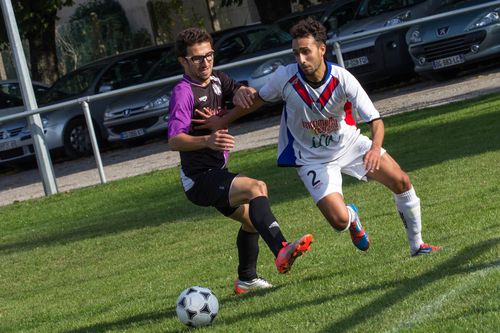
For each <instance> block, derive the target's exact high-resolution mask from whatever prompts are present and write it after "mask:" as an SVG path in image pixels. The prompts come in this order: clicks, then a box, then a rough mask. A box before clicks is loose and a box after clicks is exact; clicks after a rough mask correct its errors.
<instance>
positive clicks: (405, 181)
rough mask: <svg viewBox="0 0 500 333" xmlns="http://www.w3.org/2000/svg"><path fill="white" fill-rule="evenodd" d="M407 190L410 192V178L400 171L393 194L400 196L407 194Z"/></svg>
mask: <svg viewBox="0 0 500 333" xmlns="http://www.w3.org/2000/svg"><path fill="white" fill-rule="evenodd" d="M409 190H411V180H410V176H408V174H406V172H404V171H401V175H400V177H399V179H398V182H397V184H396V186H395V189H394V193H396V194H400V193H404V192H407V191H409Z"/></svg>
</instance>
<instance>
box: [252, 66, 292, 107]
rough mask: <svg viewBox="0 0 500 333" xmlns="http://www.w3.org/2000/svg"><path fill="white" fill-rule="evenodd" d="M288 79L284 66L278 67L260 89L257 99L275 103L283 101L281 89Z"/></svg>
mask: <svg viewBox="0 0 500 333" xmlns="http://www.w3.org/2000/svg"><path fill="white" fill-rule="evenodd" d="M287 79H288V75H287V70H286V67H285V66H279V67H278V69H277V70H276V71H275V72H274V73H273V74H272V75H271V77H270V78H269V81H267V83H266V84H265V85H264V86H263V87H262V88H260V90H259V97H260V98H262V100H264V101H266V102H276V101H279V100H280V99H283V88H284V85H285V83H286V82H288V81H287Z"/></svg>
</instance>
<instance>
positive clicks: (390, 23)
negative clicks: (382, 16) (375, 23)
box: [384, 11, 411, 27]
mask: <svg viewBox="0 0 500 333" xmlns="http://www.w3.org/2000/svg"><path fill="white" fill-rule="evenodd" d="M409 20H411V11H407V12H405V13H401V14H399V15H397V16H395V17H393V18H391V19H389V20H388V21H387V22H385V24H384V27H390V26H393V25H396V24H400V23H403V22H407V21H409Z"/></svg>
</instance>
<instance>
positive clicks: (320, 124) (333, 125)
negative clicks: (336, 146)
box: [302, 117, 339, 135]
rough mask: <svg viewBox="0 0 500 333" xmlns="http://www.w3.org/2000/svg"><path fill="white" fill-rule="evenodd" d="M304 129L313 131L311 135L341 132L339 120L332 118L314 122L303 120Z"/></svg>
mask: <svg viewBox="0 0 500 333" xmlns="http://www.w3.org/2000/svg"><path fill="white" fill-rule="evenodd" d="M302 127H304V128H305V129H308V130H310V131H311V135H318V134H330V133H332V132H334V131H338V130H339V123H338V121H337V119H335V118H333V117H330V118H328V119H316V120H312V121H305V120H302Z"/></svg>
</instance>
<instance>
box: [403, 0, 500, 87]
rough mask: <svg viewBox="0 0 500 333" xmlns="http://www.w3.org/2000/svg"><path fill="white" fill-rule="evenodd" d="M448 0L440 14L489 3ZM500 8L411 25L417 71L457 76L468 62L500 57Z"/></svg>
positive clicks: (439, 76) (410, 42)
mask: <svg viewBox="0 0 500 333" xmlns="http://www.w3.org/2000/svg"><path fill="white" fill-rule="evenodd" d="M487 2H489V1H487V0H471V1H462V0H461V1H458V0H444V1H443V5H442V6H441V7H439V8H438V9H437V11H436V14H439V13H444V12H449V11H452V10H457V9H462V8H466V7H471V6H476V5H480V4H483V3H487ZM499 32H500V7H499V6H498V5H497V6H492V7H490V8H487V9H480V10H476V11H473V12H468V13H464V14H459V15H456V16H451V17H447V18H443V19H439V20H435V21H431V22H427V23H424V24H421V25H418V26H415V27H412V28H410V30H409V31H408V34H407V41H408V45H409V51H410V54H411V58H412V60H413V63H414V64H415V72H417V73H418V74H420V75H422V76H428V77H430V78H431V79H433V80H436V81H443V80H447V79H451V78H454V77H455V76H457V75H458V73H459V72H460V71H459V68H460V67H462V66H465V65H469V64H473V63H476V62H479V61H484V60H487V59H490V58H492V57H498V56H500V35H499V34H498V33H499Z"/></svg>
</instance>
